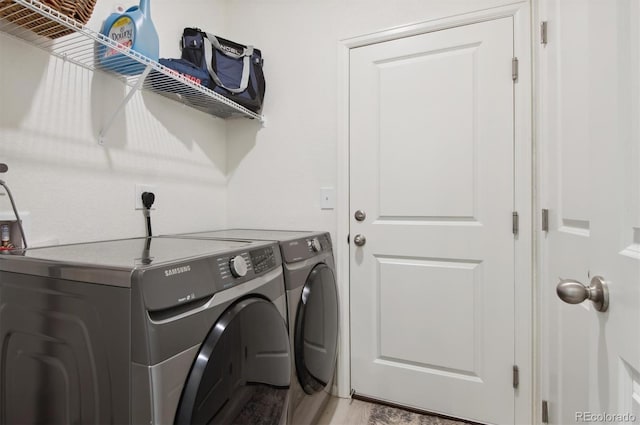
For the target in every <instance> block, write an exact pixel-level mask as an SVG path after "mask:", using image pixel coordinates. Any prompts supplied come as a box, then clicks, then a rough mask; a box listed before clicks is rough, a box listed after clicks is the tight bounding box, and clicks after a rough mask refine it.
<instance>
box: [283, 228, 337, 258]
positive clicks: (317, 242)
mask: <svg viewBox="0 0 640 425" xmlns="http://www.w3.org/2000/svg"><path fill="white" fill-rule="evenodd" d="M280 247H281V249H282V256H283V257H284V260H285V261H286V262H287V263H293V262H295V261H303V260H306V259H308V258H311V257H314V256H316V255H318V254H319V253H322V252H330V251H332V246H331V236H330V235H329V233H318V234H317V235H315V236H308V237H305V238H301V239H294V240H290V241H284V242H282V243H281V245H280Z"/></svg>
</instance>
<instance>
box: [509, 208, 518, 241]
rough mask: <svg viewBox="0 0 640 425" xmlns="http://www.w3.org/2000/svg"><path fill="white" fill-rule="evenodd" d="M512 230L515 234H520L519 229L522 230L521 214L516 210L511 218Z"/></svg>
mask: <svg viewBox="0 0 640 425" xmlns="http://www.w3.org/2000/svg"><path fill="white" fill-rule="evenodd" d="M511 230H512V231H513V234H514V235H515V236H518V230H520V216H518V212H517V211H514V212H513V215H512V218H511Z"/></svg>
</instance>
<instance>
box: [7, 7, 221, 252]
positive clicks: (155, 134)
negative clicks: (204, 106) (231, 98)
mask: <svg viewBox="0 0 640 425" xmlns="http://www.w3.org/2000/svg"><path fill="white" fill-rule="evenodd" d="M121 3H122V4H124V5H125V6H129V5H131V4H133V3H130V2H121ZM115 4H116V1H113V0H100V1H99V2H98V5H97V6H96V9H95V11H94V14H93V16H92V19H91V21H90V23H89V27H91V28H93V29H96V30H99V28H100V26H101V23H102V20H103V19H104V18H105V17H106V16H107V15H108V14H109V13H111V10H112V9H113V6H114V5H115ZM151 12H152V17H153V19H154V21H155V24H156V28H157V29H158V33H159V37H160V46H161V52H160V53H161V56H163V57H179V48H178V40H179V37H180V34H181V32H182V28H183V27H184V26H189V25H200V26H202V27H208V26H210V25H214V26H217V27H219V28H224V27H223V25H224V2H223V1H206V0H202V1H196V0H190V1H189V7H188V8H185V7H182V6H181V7H178V3H177V2H175V1H172V0H152V6H151ZM0 57H1V58H2V60H1V61H2V62H1V65H0V162H5V163H7V164H8V165H9V172H8V173H7V174H4V175H2V176H0V178H2V179H4V180H5V181H6V182H7V183H8V184H9V186H10V187H11V189H12V192H13V194H14V197H15V198H16V202H17V203H18V207H19V209H20V210H23V211H29V212H30V234H28V235H27V237H28V239H29V241H30V242H31V243H32V244H34V243H36V244H37V243H38V242H40V243H43V242H53V241H59V242H60V243H66V242H76V241H90V240H99V239H108V238H119V237H132V236H142V235H144V232H145V227H144V221H143V217H142V213H141V212H140V211H135V210H134V209H133V202H134V184H135V183H147V184H154V185H156V186H157V192H158V193H157V195H158V200H157V202H158V210H157V211H156V212H155V213H154V214H153V223H154V232H155V233H156V234H157V233H170V232H180V231H195V230H203V229H209V228H212V227H224V226H225V224H226V211H227V202H226V122H225V121H224V120H221V119H218V118H215V117H212V116H210V115H206V114H204V113H201V112H198V111H196V110H193V109H191V108H187V107H183V106H181V105H178V104H176V103H174V102H172V101H170V100H167V99H164V98H162V97H160V96H157V95H154V94H151V93H145V94H141V93H137V94H136V95H135V96H134V97H133V99H132V100H131V102H130V103H129V104H128V106H127V107H126V110H125V113H124V114H123V115H121V116H120V117H118V118H117V119H116V121H115V125H114V126H113V128H112V129H111V131H110V133H109V135H108V137H109V140H108V141H107V143H106V144H105V146H104V147H102V146H99V145H98V143H97V138H96V136H97V134H98V132H99V130H100V129H101V127H102V125H103V123H104V122H105V120H106V119H107V118H108V117H109V115H110V114H111V113H112V112H113V111H114V110H115V108H116V106H117V105H118V104H119V102H120V101H121V100H122V99H123V98H124V96H125V93H126V88H125V86H124V85H123V84H122V83H120V82H118V81H116V80H114V79H113V78H111V77H109V76H106V75H105V74H103V73H100V72H97V73H93V72H89V71H86V70H84V69H82V68H80V67H78V66H75V65H73V64H70V63H64V62H63V61H61V60H59V59H57V58H54V57H52V56H50V55H48V54H47V53H46V52H43V51H41V50H39V49H37V48H34V47H31V46H29V45H27V44H25V43H23V42H21V41H17V40H15V39H13V38H11V37H8V36H7V35H4V34H3V35H0ZM10 210H11V208H10V205H9V202H8V200H7V197H6V196H0V214H1V213H2V212H4V211H10Z"/></svg>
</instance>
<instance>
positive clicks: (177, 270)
mask: <svg viewBox="0 0 640 425" xmlns="http://www.w3.org/2000/svg"><path fill="white" fill-rule="evenodd" d="M190 271H191V266H182V267H176V268H173V269H167V270H165V271H164V276H165V277H169V276H173V275H175V274H180V273H186V272H190Z"/></svg>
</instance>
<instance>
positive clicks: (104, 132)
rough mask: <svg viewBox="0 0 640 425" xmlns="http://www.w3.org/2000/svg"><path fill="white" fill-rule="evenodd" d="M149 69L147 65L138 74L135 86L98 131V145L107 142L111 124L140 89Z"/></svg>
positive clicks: (149, 66)
mask: <svg viewBox="0 0 640 425" xmlns="http://www.w3.org/2000/svg"><path fill="white" fill-rule="evenodd" d="M151 69H152V67H151V65H147V66H146V67H145V69H144V71H142V74H140V77H139V78H138V81H136V84H135V85H134V86H133V87H131V89H129V93H127V95H126V96H125V98H124V99H122V102H120V105H118V108H116V110H115V111H114V112H113V114H111V116H110V117H109V119H108V120H107V123H106V124H105V125H104V126H103V127H102V130H100V133H99V134H98V143H99V144H101V145H104V143H105V142H106V141H107V133H108V132H109V130H111V126H112V125H113V122H114V121H115V119H116V117H117V116H118V114H119V113H120V111H122V110H123V109H124V107H125V106H126V105H127V103H129V101H130V100H131V98H132V97H133V95H134V94H135V93H136V92H137V91H138V90H140V88H141V87H142V85H143V84H144V80H146V79H147V76H148V75H149V73H150V72H151Z"/></svg>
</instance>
